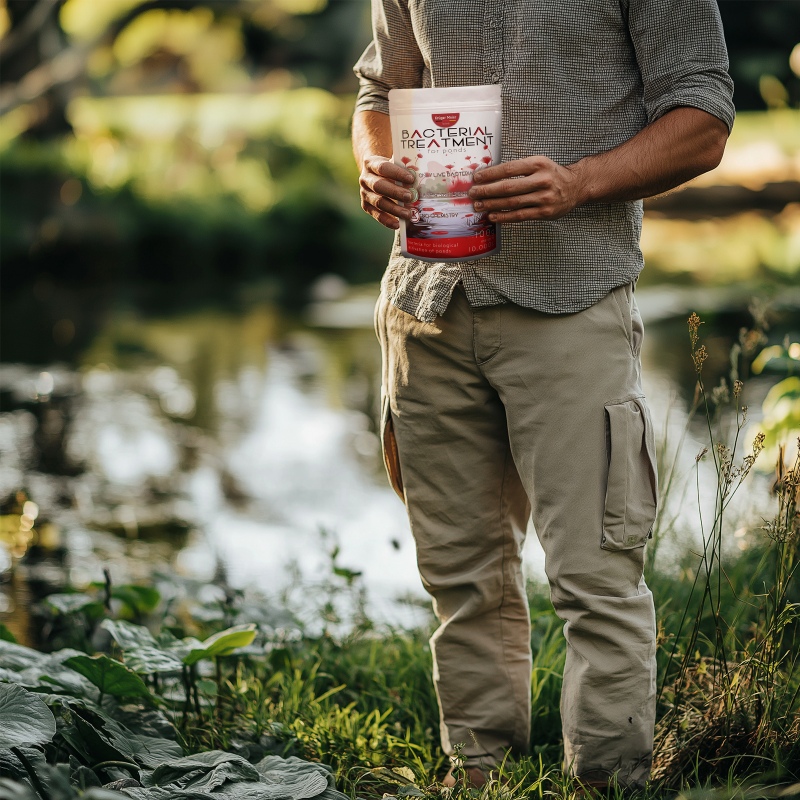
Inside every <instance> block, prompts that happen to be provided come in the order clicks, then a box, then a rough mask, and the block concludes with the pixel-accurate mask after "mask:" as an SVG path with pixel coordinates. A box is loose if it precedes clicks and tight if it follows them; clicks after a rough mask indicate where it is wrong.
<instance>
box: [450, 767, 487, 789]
mask: <svg viewBox="0 0 800 800" xmlns="http://www.w3.org/2000/svg"><path fill="white" fill-rule="evenodd" d="M456 769H458V774H456ZM462 781H463V783H465V784H466V786H467V788H468V789H481V788H483V787H484V786H485V785H486V784H487V783H488V781H489V776H488V775H487V774H486V773H485V772H484V771H483V770H482V769H481V768H480V767H459V768H456V766H455V765H453V766H452V767H450V769H449V770H448V771H447V775H445V776H444V778H442V786H444V787H446V788H448V789H453V788H455V787H456V786H457V785H460V784H461V783H462Z"/></svg>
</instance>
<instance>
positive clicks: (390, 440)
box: [380, 394, 406, 503]
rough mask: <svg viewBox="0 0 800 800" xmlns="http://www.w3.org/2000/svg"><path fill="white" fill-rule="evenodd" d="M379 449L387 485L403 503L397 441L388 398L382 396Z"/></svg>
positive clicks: (404, 499) (403, 496)
mask: <svg viewBox="0 0 800 800" xmlns="http://www.w3.org/2000/svg"><path fill="white" fill-rule="evenodd" d="M380 431H381V449H382V450H383V463H384V465H385V466H386V474H387V475H388V476H389V483H390V484H391V486H392V489H394V490H395V492H397V494H398V496H399V497H400V499H401V500H402V501H403V502H404V503H405V501H406V498H405V493H404V492H403V476H402V473H401V472H400V457H399V455H398V452H397V439H396V437H395V435H394V422H393V421H392V410H391V407H390V403H389V396H388V395H386V394H384V395H383V397H382V398H381V421H380Z"/></svg>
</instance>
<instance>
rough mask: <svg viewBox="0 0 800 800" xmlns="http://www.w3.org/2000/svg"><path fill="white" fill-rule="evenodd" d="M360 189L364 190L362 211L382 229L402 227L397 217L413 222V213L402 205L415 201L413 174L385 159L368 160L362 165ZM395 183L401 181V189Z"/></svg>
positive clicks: (382, 157)
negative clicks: (382, 226)
mask: <svg viewBox="0 0 800 800" xmlns="http://www.w3.org/2000/svg"><path fill="white" fill-rule="evenodd" d="M363 164H364V166H363V167H362V169H361V177H360V178H359V181H358V182H359V185H360V186H361V208H363V209H364V211H366V212H367V214H369V215H370V216H371V217H374V218H375V219H376V220H378V222H380V223H381V225H384V226H385V227H387V228H389V229H390V230H393V231H395V230H397V229H398V228H399V227H400V222H399V220H398V217H402V218H403V219H411V209H410V208H405V207H404V206H402V205H400V203H410V202H411V201H413V200H415V199H416V197H415V195H416V190H415V189H412V186H413V184H414V173H413V172H412V171H411V170H410V169H405V168H404V167H400V166H398V165H397V164H395V163H394V162H392V161H391V160H390V159H388V158H386V157H385V156H367V157H366V158H365V159H364V162H363ZM395 181H402V183H403V184H405V185H404V186H398V185H397V183H395Z"/></svg>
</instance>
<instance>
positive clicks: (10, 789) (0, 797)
mask: <svg viewBox="0 0 800 800" xmlns="http://www.w3.org/2000/svg"><path fill="white" fill-rule="evenodd" d="M0 800H41V798H40V797H39V795H38V794H36V792H34V791H33V789H31V788H30V787H29V786H28V785H27V784H24V783H17V781H10V780H8V778H0Z"/></svg>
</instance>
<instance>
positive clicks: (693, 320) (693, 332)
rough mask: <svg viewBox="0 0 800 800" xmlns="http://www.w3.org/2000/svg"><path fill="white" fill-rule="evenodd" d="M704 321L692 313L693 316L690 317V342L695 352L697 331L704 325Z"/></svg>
mask: <svg viewBox="0 0 800 800" xmlns="http://www.w3.org/2000/svg"><path fill="white" fill-rule="evenodd" d="M702 324H703V323H702V321H701V320H700V317H698V316H697V314H696V313H695V312H694V311H692V314H691V316H690V317H689V340H690V341H691V343H692V350H694V347H695V345H696V344H697V330H698V328H699V327H700V326H701V325H702Z"/></svg>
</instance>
